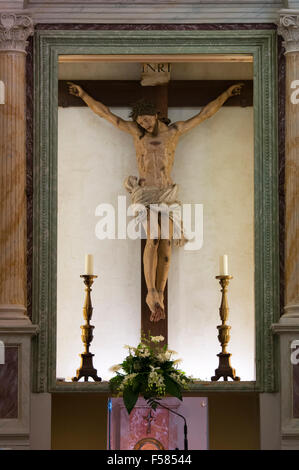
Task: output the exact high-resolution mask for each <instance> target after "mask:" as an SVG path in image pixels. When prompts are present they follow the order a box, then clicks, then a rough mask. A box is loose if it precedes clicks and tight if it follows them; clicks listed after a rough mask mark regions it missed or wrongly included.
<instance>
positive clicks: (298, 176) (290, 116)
mask: <svg viewBox="0 0 299 470" xmlns="http://www.w3.org/2000/svg"><path fill="white" fill-rule="evenodd" d="M278 34H280V35H282V36H283V39H284V43H283V44H284V47H285V55H286V144H285V151H286V154H285V196H286V201H285V202H286V213H285V279H284V281H285V299H284V302H285V308H284V315H283V316H282V317H281V319H280V321H279V323H278V324H276V325H273V330H274V331H275V332H276V333H278V334H279V335H280V363H281V364H280V366H281V446H282V448H284V449H299V350H298V354H297V352H296V348H297V344H296V342H297V341H298V346H299V11H295V10H290V11H288V10H282V11H281V15H280V21H279V28H278ZM297 90H298V91H297ZM297 356H298V360H297ZM297 362H298V365H297Z"/></svg>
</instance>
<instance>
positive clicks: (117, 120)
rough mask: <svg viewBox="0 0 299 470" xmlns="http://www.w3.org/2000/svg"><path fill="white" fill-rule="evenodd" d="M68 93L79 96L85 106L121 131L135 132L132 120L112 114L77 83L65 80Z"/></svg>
mask: <svg viewBox="0 0 299 470" xmlns="http://www.w3.org/2000/svg"><path fill="white" fill-rule="evenodd" d="M67 84H68V88H69V93H70V94H71V95H74V96H77V97H78V98H81V99H82V100H83V101H85V103H86V104H87V106H88V107H89V108H90V109H91V110H92V111H93V112H94V113H95V114H97V115H98V116H101V117H102V118H103V119H106V121H109V122H111V124H113V125H114V126H115V127H117V128H118V129H120V130H121V131H124V132H128V133H129V134H134V133H135V132H136V127H137V126H136V124H135V123H134V122H133V121H126V120H125V119H122V118H121V117H119V116H116V115H115V114H113V113H112V112H111V111H110V109H109V108H108V107H107V106H105V105H104V104H103V103H101V102H100V101H96V100H95V99H93V98H92V97H91V96H89V95H88V93H86V91H84V90H83V89H82V88H81V87H80V86H79V85H76V84H75V83H72V82H67Z"/></svg>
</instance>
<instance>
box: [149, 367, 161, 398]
mask: <svg viewBox="0 0 299 470" xmlns="http://www.w3.org/2000/svg"><path fill="white" fill-rule="evenodd" d="M154 385H155V386H156V388H157V389H158V392H159V393H161V394H163V393H164V392H165V383H164V378H163V376H162V374H159V373H158V372H156V371H155V370H152V371H151V372H150V373H149V376H148V386H149V388H153V387H154Z"/></svg>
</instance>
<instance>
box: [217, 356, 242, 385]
mask: <svg viewBox="0 0 299 470" xmlns="http://www.w3.org/2000/svg"><path fill="white" fill-rule="evenodd" d="M217 356H218V357H219V367H218V369H216V370H215V375H214V376H213V377H211V380H212V381H213V382H216V381H217V380H219V379H220V378H221V377H223V380H224V381H225V382H226V381H227V379H228V377H230V378H231V379H233V380H234V381H236V382H238V381H239V380H240V377H237V376H236V371H235V369H233V368H232V367H231V365H230V357H231V354H229V353H226V354H225V353H219V354H217Z"/></svg>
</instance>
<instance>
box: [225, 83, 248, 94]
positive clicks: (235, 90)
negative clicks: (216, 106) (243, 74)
mask: <svg viewBox="0 0 299 470" xmlns="http://www.w3.org/2000/svg"><path fill="white" fill-rule="evenodd" d="M243 86H244V83H237V84H236V85H232V86H231V87H229V89H228V90H227V91H228V93H229V96H235V95H240V94H241V90H242V87H243Z"/></svg>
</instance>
